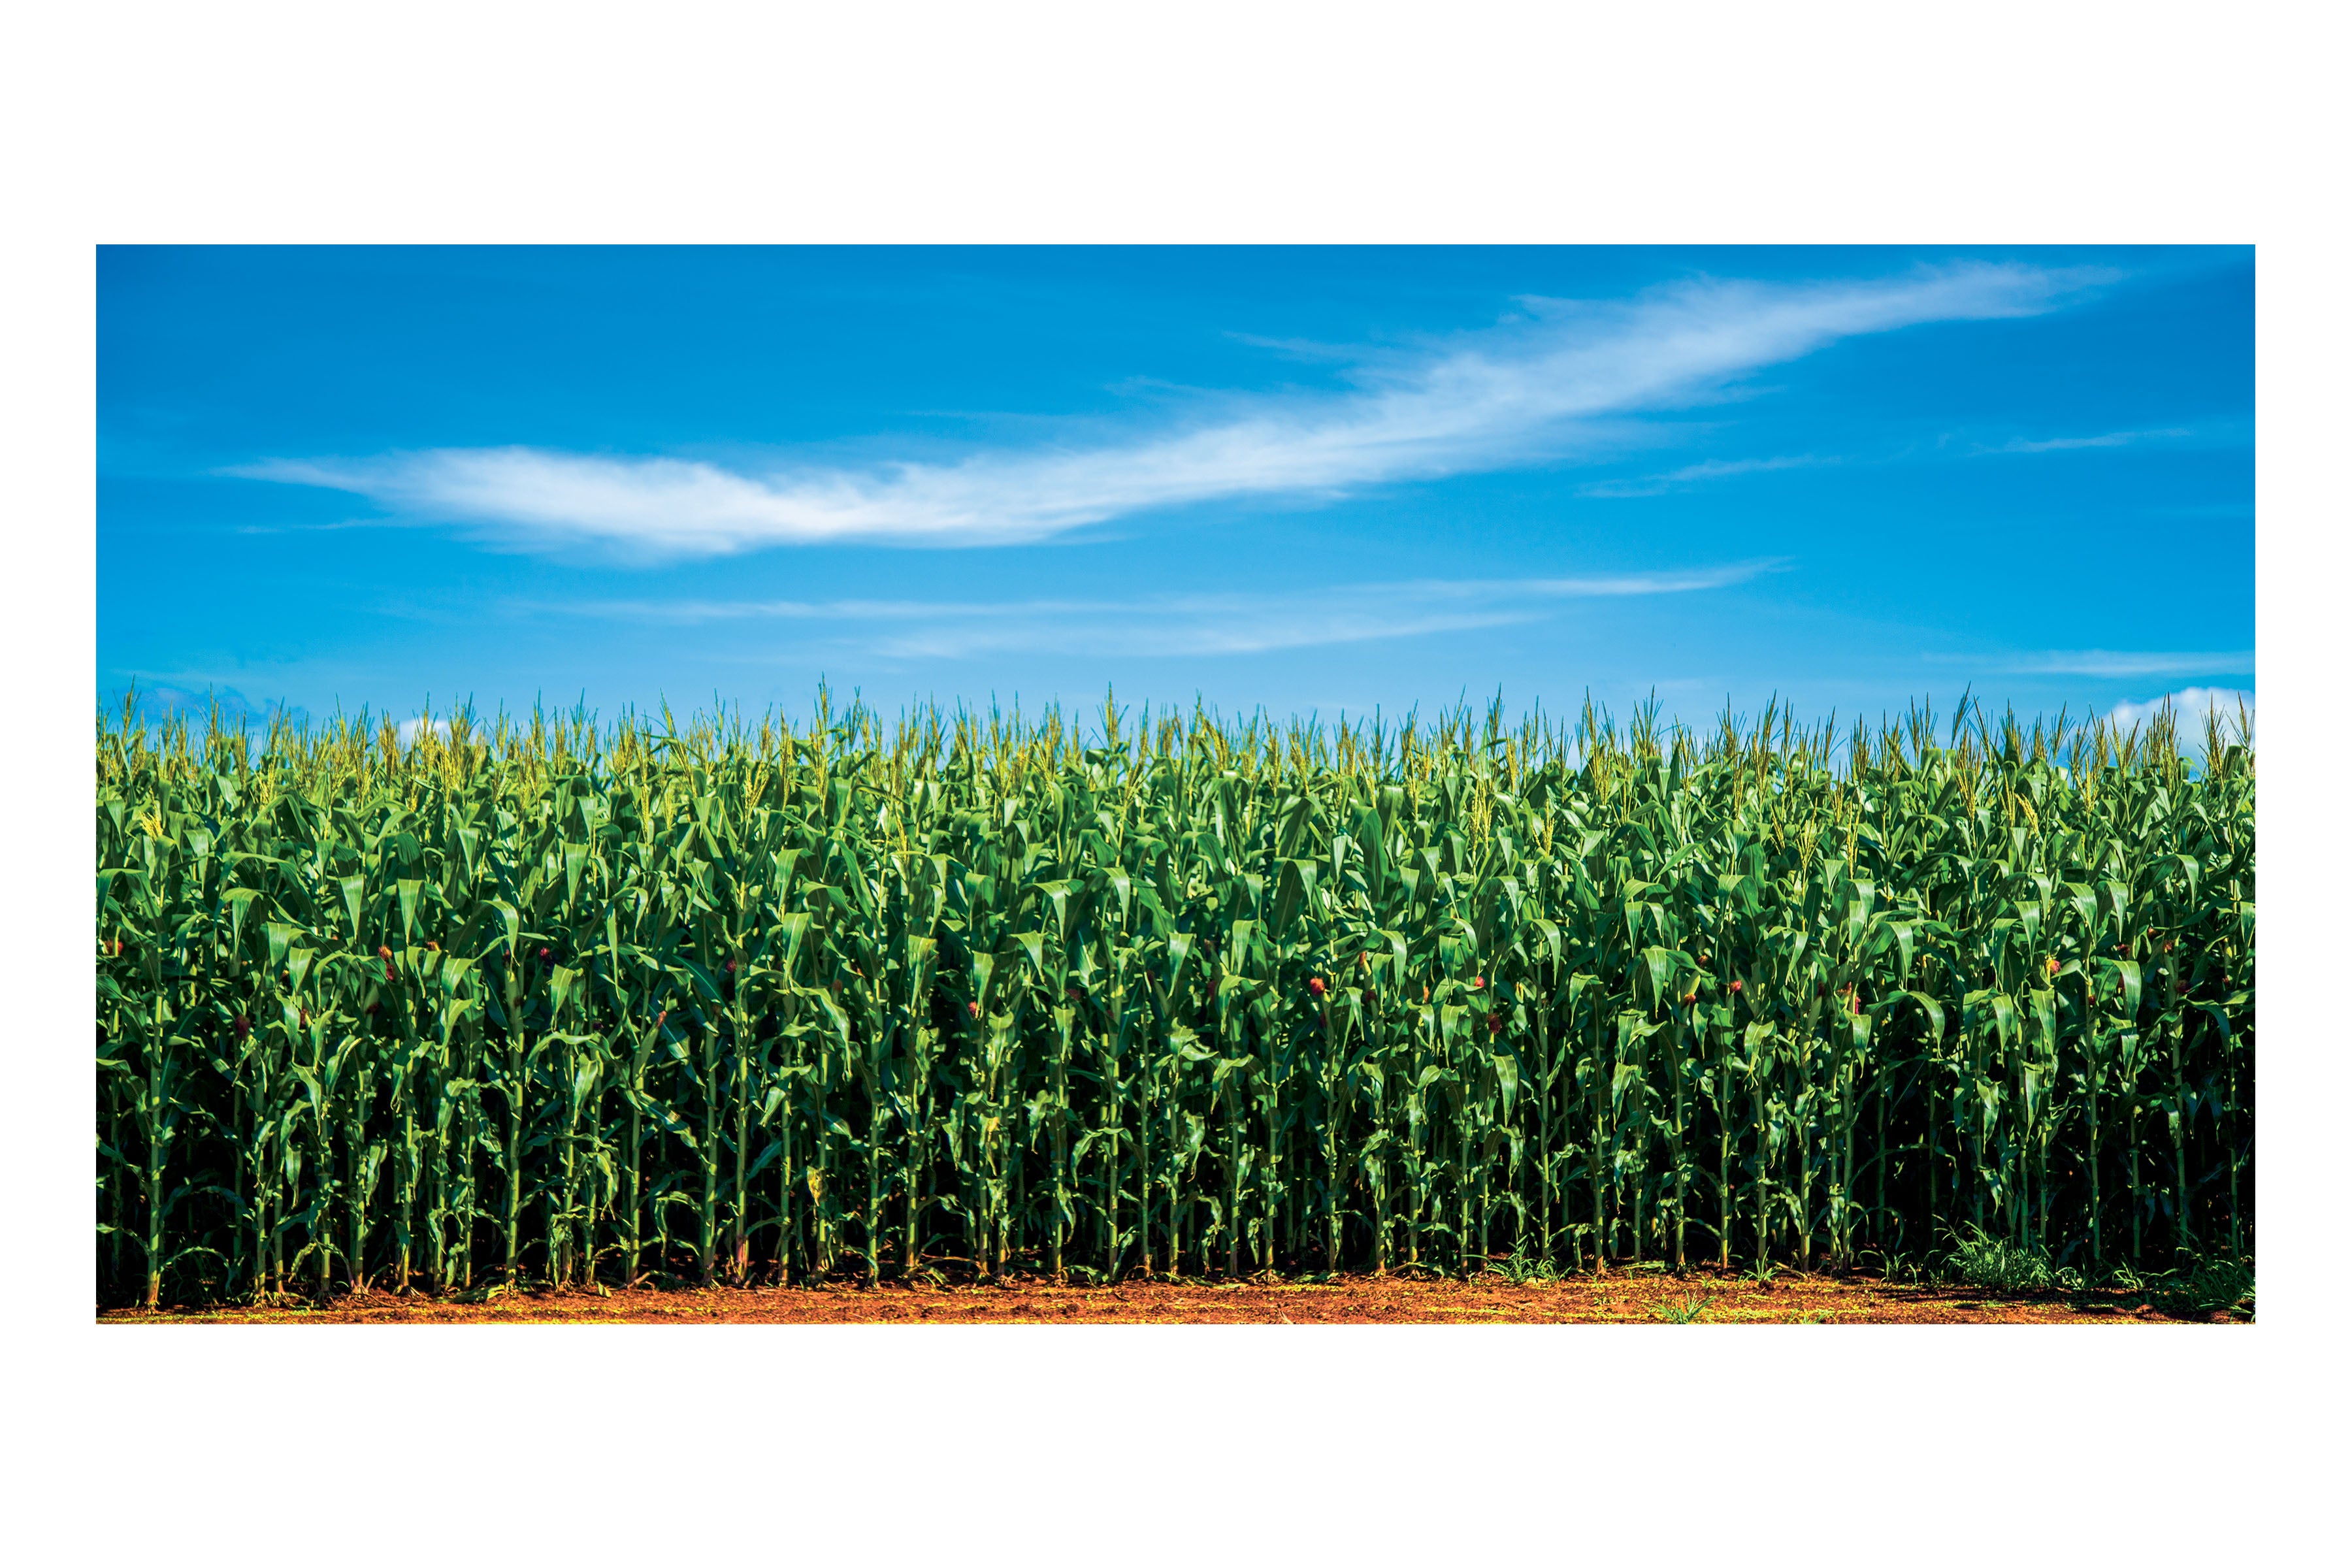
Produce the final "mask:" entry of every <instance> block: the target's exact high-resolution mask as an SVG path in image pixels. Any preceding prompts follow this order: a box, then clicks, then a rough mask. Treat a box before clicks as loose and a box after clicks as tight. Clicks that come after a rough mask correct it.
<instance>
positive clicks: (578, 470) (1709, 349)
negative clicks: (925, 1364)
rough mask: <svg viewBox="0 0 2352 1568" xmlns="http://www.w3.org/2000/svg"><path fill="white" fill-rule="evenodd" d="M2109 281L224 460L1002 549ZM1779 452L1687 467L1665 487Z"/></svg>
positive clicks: (1715, 384)
mask: <svg viewBox="0 0 2352 1568" xmlns="http://www.w3.org/2000/svg"><path fill="white" fill-rule="evenodd" d="M2114 276H2115V275H2114V274H2112V273H2110V272H2106V271H2104V270H2099V269H2084V268H2076V269H2064V270H2051V269H2045V268H2033V267H2027V266H2021V265H2015V264H2000V265H1992V264H1965V265H1958V266H1950V267H1940V268H1919V269H1917V270H1916V271H1914V272H1911V273H1909V274H1906V275H1905V276H1902V277H1897V278H1890V279H1879V280H1874V281H1867V282H1837V283H1811V284H1761V283H1748V282H1723V281H1702V282H1696V283H1684V284H1677V285H1674V286H1670V287H1665V288H1661V289H1654V290H1652V291H1650V292H1648V293H1646V294H1643V295H1641V296H1638V297H1636V298H1635V299H1633V300H1629V301H1625V302H1622V303H1614V304H1590V303H1576V302H1565V301H1554V300H1525V301H1522V303H1523V304H1524V305H1525V306H1526V308H1527V310H1528V314H1527V315H1525V316H1524V317H1519V318H1515V319H1513V320H1510V321H1506V322H1504V323H1502V324H1500V325H1498V326H1496V327H1493V328H1489V329H1486V330H1484V331H1475V332H1465V333H1461V334H1457V335H1455V336H1454V337H1452V338H1449V339H1444V340H1442V341H1439V342H1434V343H1433V344H1432V345H1430V346H1428V347H1426V348H1424V349H1423V350H1421V351H1419V352H1415V353H1369V352H1368V353H1364V354H1362V355H1360V356H1359V357H1358V358H1356V359H1355V360H1354V361H1352V362H1351V366H1352V368H1351V369H1350V371H1349V373H1348V379H1349V381H1350V382H1351V383H1352V384H1353V385H1352V387H1351V388H1350V389H1349V390H1347V391H1342V392H1337V393H1329V394H1321V395H1285V396H1268V395H1258V396H1253V397H1238V396H1237V397H1229V398H1224V399H1222V400H1219V401H1218V402H1217V404H1216V405H1215V407H1214V409H1213V411H1210V412H1204V413H1202V414H1201V415H1200V416H1197V417H1196V418H1195V419H1193V420H1192V422H1191V423H1189V424H1188V425H1185V426H1181V427H1179V428H1176V429H1173V430H1161V431H1159V432H1155V433H1150V434H1139V435H1135V436H1130V437H1127V438H1125V439H1123V440H1121V439H1110V440H1104V439H1101V438H1099V437H1097V439H1095V440H1094V441H1093V442H1092V443H1091V444H1082V443H1080V442H1078V441H1076V440H1075V439H1074V440H1072V441H1070V442H1068V443H1066V444H1064V445H1059V446H1054V447H1044V448H1039V449H1032V450H998V451H992V452H986V453H982V454H980V455H977V456H974V457H971V458H967V459H964V460H962V461H961V462H954V463H917V462H902V463H897V464H888V465H884V466H881V467H879V468H874V469H869V470H857V469H852V468H843V467H838V466H814V465H793V464H790V463H786V464H782V465H780V466H778V467H777V468H773V469H771V470H768V471H763V472H752V471H745V470H739V469H735V468H725V467H721V466H719V465H717V464H714V463H709V462H703V461H696V460H689V459H684V458H670V457H658V456H654V457H626V456H624V457H614V456H602V455H589V454H581V453H572V452H562V451H551V450H545V449H541V448H535V447H467V448H457V449H440V450H428V451H418V452H405V453H391V454H385V455H382V456H378V457H374V458H358V459H342V458H316V459H299V458H272V459H269V460H267V461H262V462H258V463H252V464H247V465H244V466H241V467H237V468H231V469H228V470H226V471H227V472H230V473H233V474H236V475H238V476H241V477H245V478H249V479H265V480H271V481H276V482H279V483H286V484H296V485H310V486H319V487H324V488H327V489H339V490H344V491H349V492H352V493H355V494H358V495H362V496H365V497H367V498H368V499H370V500H373V501H375V502H377V503H378V504H379V505H381V506H383V507H384V508H386V509H387V510H390V511H392V512H394V513H395V514H398V515H401V516H404V517H408V518H412V519H415V520H418V521H430V522H435V523H439V524H443V525H446V526H451V527H455V528H457V529H460V530H467V531H474V532H475V533H476V534H477V535H478V536H479V537H481V538H483V539H484V540H485V541H486V542H490V543H494V544H498V545H500V546H504V547H508V548H513V549H520V550H524V551H534V552H545V551H554V550H563V549H572V548H578V547H581V546H588V547H591V548H594V549H598V550H601V551H603V552H607V553H610V554H613V555H616V556H619V557H621V558H624V559H636V560H641V561H647V562H655V561H673V560H678V559H682V558H692V557H709V556H719V555H729V554H734V553H739V552H745V551H752V550H761V549H769V548H774V547H779V546H786V545H807V544H822V543H831V542H887V543H898V544H908V545H928V546H934V547H939V546H969V545H987V544H1011V543H1022V542H1034V541H1039V540H1044V539H1048V538H1052V537H1054V536H1055V535H1058V534H1063V533H1066V532H1068V531H1072V530H1075V529H1078V528H1082V527H1085V526H1087V525H1088V524H1092V523H1098V522H1103V521H1108V520H1111V519H1114V518H1118V517H1122V516H1127V515H1130V514H1133V513H1138V512H1142V511H1146V510H1153V509H1157V508H1164V507H1175V506H1184V505H1191V504H1195V503H1199V502H1203V501H1211V500H1240V499H1244V498H1252V497H1257V498H1275V497H1284V496H1288V497H1301V496H1323V495H1333V494H1338V493H1341V492H1344V491H1345V490H1347V489H1349V488H1351V487H1357V486H1364V485H1373V484H1381V483H1391V482H1399V481H1408V480H1419V479H1438V478H1443V477H1445V476H1448V475H1454V474H1462V473H1473V472H1485V471H1493V470H1496V469H1501V468H1511V467H1517V466H1525V465H1528V464H1533V463H1540V462H1546V461H1555V460H1559V458H1564V457H1569V456H1572V455H1573V454H1575V453H1576V452H1577V451H1578V450H1579V449H1580V448H1583V449H1588V450H1590V449H1591V448H1592V447H1594V446H1595V444H1596V443H1597V442H1598V441H1599V439H1600V432H1599V430H1598V427H1597V425H1598V422H1599V421H1600V420H1601V419H1603V418H1604V417H1612V416H1614V417H1622V416H1631V415H1637V414H1640V413H1643V412H1651V411H1658V410H1664V409H1669V408H1676V407H1686V406H1689V405H1693V404H1696V403H1698V402H1701V401H1704V400H1706V399H1709V398H1712V397H1716V396H1719V395H1722V394H1723V393H1725V392H1726V391H1727V389H1728V388H1729V387H1730V386H1731V385H1732V384H1734V383H1735V382H1737V381H1738V379H1739V378H1740V377H1742V376H1744V375H1748V374H1752V373H1754V372H1756V371H1758V370H1760V369H1762V368H1764V367H1766V366H1769V365H1772V364H1777V363H1786V362H1788V361H1790V360H1793V359H1797V358H1801V357H1802V356H1803V355H1805V354H1808V353H1813V352H1815V351H1816V350H1819V349H1821V348H1822V347H1824V346H1826V345H1828V344H1830V343H1832V342H1837V341H1839V340H1840V339H1843V338H1847V337H1852V336H1857V335H1863V334H1868V333H1875V332H1885V331H1895V330H1896V329H1899V328H1903V327H1909V326H1916V325H1921V324H1925V323H1928V322H1936V321H1985V320H1992V319H1998V318H2003V317H2018V316H2027V315H2032V314H2036V313H2039V312H2042V311H2045V310H2051V309H2053V308H2054V307H2056V306H2057V305H2058V304H2059V303H2061V302H2062V301H2063V300H2065V299H2066V298H2067V297H2069V296H2071V295H2074V294H2075V293H2077V292H2079V291H2080V290H2082V289H2084V288H2086V287H2089V286H2091V285H2094V284H2097V283H2101V282H2105V281H2109V280H2111V279H2112V278H2113V277H2114ZM2093 439H2094V440H2097V439H2104V438H2093ZM1808 460H1810V459H1788V460H1786V461H1788V462H1803V461H1808ZM1781 462H1782V460H1777V459H1776V460H1771V461H1767V462H1764V463H1760V464H1715V465H1709V464H1699V465H1696V466H1695V467H1693V468H1688V469H1685V470H1682V471H1680V472H1678V473H1676V474H1674V475H1670V476H1665V479H1667V480H1668V481H1669V482H1686V481H1688V480H1690V479H1702V478H1707V477H1713V476H1714V475H1715V474H1717V473H1718V472H1722V473H1728V472H1734V471H1745V470H1746V469H1747V468H1759V467H1761V468H1769V467H1777V466H1780V465H1781Z"/></svg>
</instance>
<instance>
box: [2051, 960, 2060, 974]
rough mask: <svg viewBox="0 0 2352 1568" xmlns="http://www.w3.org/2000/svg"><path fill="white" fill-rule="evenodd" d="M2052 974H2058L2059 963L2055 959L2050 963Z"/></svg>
mask: <svg viewBox="0 0 2352 1568" xmlns="http://www.w3.org/2000/svg"><path fill="white" fill-rule="evenodd" d="M2050 973H2053V974H2055V973H2058V961H2057V960H2056V959H2054V958H2053V959H2052V960H2051V961H2050Z"/></svg>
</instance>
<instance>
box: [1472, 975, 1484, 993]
mask: <svg viewBox="0 0 2352 1568" xmlns="http://www.w3.org/2000/svg"><path fill="white" fill-rule="evenodd" d="M1470 989H1471V990H1473V991H1484V990H1485V989H1486V976H1485V975H1483V974H1474V975H1472V976H1471V977H1470Z"/></svg>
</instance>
